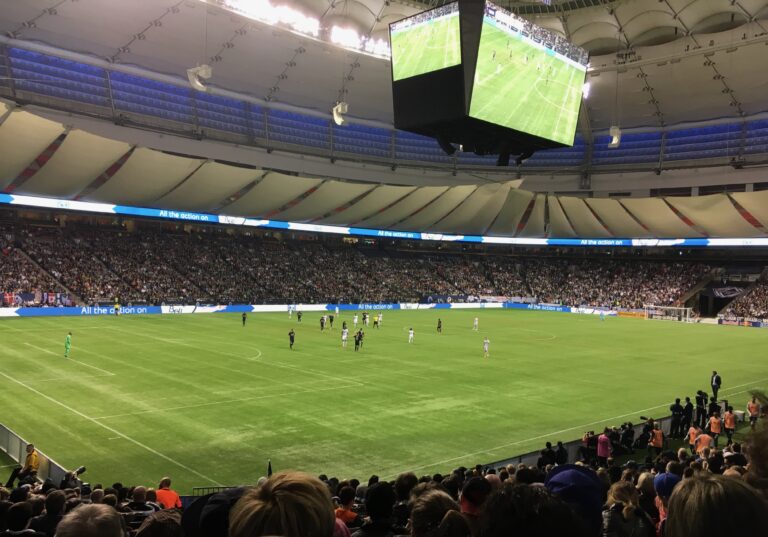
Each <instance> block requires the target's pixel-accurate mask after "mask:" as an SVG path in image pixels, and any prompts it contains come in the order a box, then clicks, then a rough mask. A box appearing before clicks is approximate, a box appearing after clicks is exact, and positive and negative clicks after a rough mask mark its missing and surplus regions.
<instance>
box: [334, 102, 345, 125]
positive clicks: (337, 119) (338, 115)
mask: <svg viewBox="0 0 768 537" xmlns="http://www.w3.org/2000/svg"><path fill="white" fill-rule="evenodd" d="M347 110H349V105H348V104H347V103H345V102H344V101H339V102H337V103H336V106H334V107H333V109H332V110H331V113H332V114H333V122H334V123H336V125H338V126H339V127H341V126H342V125H345V124H346V123H347V120H346V119H344V114H346V113H347Z"/></svg>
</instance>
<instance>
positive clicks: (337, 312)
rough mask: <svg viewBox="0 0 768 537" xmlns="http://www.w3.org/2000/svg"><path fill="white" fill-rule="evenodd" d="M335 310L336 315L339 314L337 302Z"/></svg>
mask: <svg viewBox="0 0 768 537" xmlns="http://www.w3.org/2000/svg"><path fill="white" fill-rule="evenodd" d="M335 311H336V317H338V316H339V305H338V304H336V310H335Z"/></svg>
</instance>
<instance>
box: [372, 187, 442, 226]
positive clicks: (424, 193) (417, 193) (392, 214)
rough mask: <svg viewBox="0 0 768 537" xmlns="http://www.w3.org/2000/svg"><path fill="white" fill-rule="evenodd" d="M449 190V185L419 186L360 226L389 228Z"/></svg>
mask: <svg viewBox="0 0 768 537" xmlns="http://www.w3.org/2000/svg"><path fill="white" fill-rule="evenodd" d="M446 190H448V187H447V186H424V187H421V188H417V189H416V190H414V191H413V192H411V193H410V194H408V196H406V197H405V198H404V199H403V200H401V201H399V202H397V203H396V204H395V205H393V206H392V207H389V208H386V209H384V210H383V211H381V212H379V213H377V214H375V215H373V216H371V217H370V218H367V219H365V220H363V221H362V222H360V224H359V225H360V227H372V228H388V227H390V226H393V225H395V224H396V223H397V222H399V221H400V220H402V219H403V218H407V217H408V216H410V215H411V214H413V213H414V212H415V211H417V210H419V209H420V208H422V207H424V206H425V205H426V204H428V203H430V202H431V201H432V200H434V199H435V198H436V197H438V196H440V195H441V194H442V193H443V192H445V191H446Z"/></svg>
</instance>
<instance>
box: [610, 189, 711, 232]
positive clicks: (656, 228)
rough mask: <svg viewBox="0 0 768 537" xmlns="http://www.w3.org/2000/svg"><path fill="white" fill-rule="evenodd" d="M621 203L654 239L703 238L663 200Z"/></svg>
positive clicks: (639, 199) (649, 199)
mask: <svg viewBox="0 0 768 537" xmlns="http://www.w3.org/2000/svg"><path fill="white" fill-rule="evenodd" d="M621 203H622V205H624V207H625V208H626V209H627V210H628V211H629V212H630V213H632V215H633V216H634V217H635V218H637V219H638V220H639V221H640V222H642V223H643V225H644V226H645V227H647V228H648V229H649V230H650V231H651V234H652V235H653V236H654V237H658V238H665V239H678V238H688V237H701V233H699V232H697V231H696V230H695V229H693V228H692V227H691V226H689V225H688V224H686V223H685V222H683V221H682V220H681V219H680V217H679V216H677V215H676V214H675V213H674V212H673V211H672V209H670V208H669V206H668V205H667V204H666V203H665V202H664V200H663V199H661V198H624V199H622V200H621Z"/></svg>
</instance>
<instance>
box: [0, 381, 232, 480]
mask: <svg viewBox="0 0 768 537" xmlns="http://www.w3.org/2000/svg"><path fill="white" fill-rule="evenodd" d="M0 375H2V376H3V377H5V378H6V379H8V380H10V381H11V382H13V383H15V384H18V385H19V386H21V387H22V388H25V389H27V390H29V391H30V392H32V393H34V394H36V395H37V396H39V397H42V398H43V399H46V400H47V401H49V402H51V403H53V404H55V405H58V406H60V407H61V408H63V409H65V410H68V411H69V412H71V413H72V414H75V415H76V416H80V417H81V418H83V419H84V420H87V421H90V422H91V423H94V424H96V425H98V426H99V427H101V428H102V429H104V430H106V431H109V432H110V433H112V434H114V435H117V436H118V437H120V438H123V439H124V440H128V441H129V442H131V443H132V444H134V445H136V446H138V447H140V448H142V449H144V450H146V451H148V452H150V453H152V454H153V455H155V456H156V457H160V458H161V459H163V460H165V461H167V462H170V463H171V464H175V465H176V466H178V467H179V468H181V469H183V470H186V471H187V472H189V473H191V474H194V475H196V476H197V477H200V478H202V479H205V480H206V481H209V482H211V483H213V484H214V485H216V486H218V487H223V486H224V485H222V484H221V483H219V482H218V481H216V480H215V479H211V478H210V477H208V476H207V475H204V474H201V473H200V472H198V471H197V470H194V469H192V468H190V467H189V466H187V465H185V464H182V463H180V462H179V461H177V460H176V459H173V458H171V457H169V456H168V455H165V454H163V453H160V452H159V451H157V450H156V449H153V448H151V447H149V446H148V445H146V444H142V443H141V442H139V441H138V440H135V439H133V438H131V437H130V436H128V435H127V434H124V433H121V432H120V431H118V430H117V429H115V428H113V427H110V426H109V425H105V424H103V423H101V422H100V421H97V420H96V419H94V418H92V417H90V416H87V415H85V414H83V413H82V412H80V411H79V410H77V409H75V408H72V407H71V406H69V405H68V404H66V403H62V402H61V401H59V400H58V399H55V398H53V397H51V396H50V395H47V394H44V393H43V392H41V391H39V390H36V389H35V388H33V387H32V386H30V385H28V384H26V383H24V382H22V381H20V380H18V379H16V378H14V377H12V376H11V375H8V374H7V373H3V372H2V371H0Z"/></svg>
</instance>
